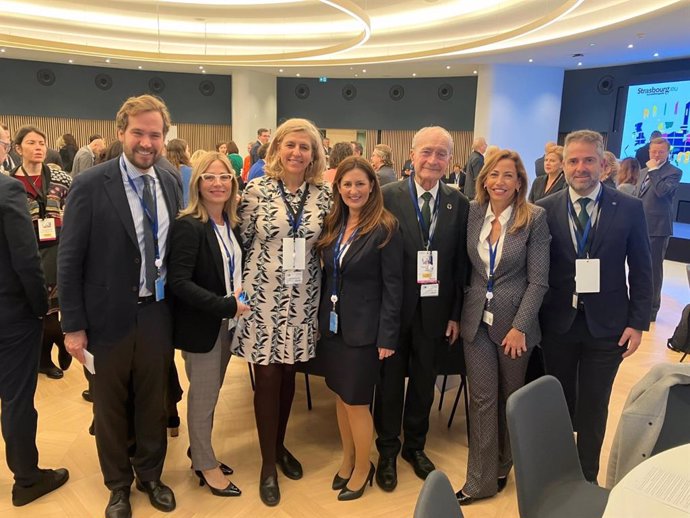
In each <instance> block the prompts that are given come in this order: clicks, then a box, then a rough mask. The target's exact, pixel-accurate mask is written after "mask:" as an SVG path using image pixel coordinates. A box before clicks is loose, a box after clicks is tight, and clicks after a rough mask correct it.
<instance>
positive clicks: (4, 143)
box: [0, 140, 12, 151]
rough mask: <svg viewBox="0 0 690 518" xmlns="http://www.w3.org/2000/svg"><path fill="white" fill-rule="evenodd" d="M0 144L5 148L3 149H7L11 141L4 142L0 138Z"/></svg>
mask: <svg viewBox="0 0 690 518" xmlns="http://www.w3.org/2000/svg"><path fill="white" fill-rule="evenodd" d="M0 144H2V146H3V147H4V148H5V151H9V150H10V148H11V147H12V143H11V142H4V141H2V140H0Z"/></svg>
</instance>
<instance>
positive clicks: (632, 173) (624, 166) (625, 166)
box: [616, 158, 640, 185]
mask: <svg viewBox="0 0 690 518" xmlns="http://www.w3.org/2000/svg"><path fill="white" fill-rule="evenodd" d="M639 179H640V163H639V162H638V161H637V158H625V159H624V160H623V161H622V162H621V166H620V169H618V176H617V177H616V180H617V182H616V183H617V184H618V185H622V184H624V183H631V184H633V185H637V181H638V180H639Z"/></svg>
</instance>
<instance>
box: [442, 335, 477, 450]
mask: <svg viewBox="0 0 690 518" xmlns="http://www.w3.org/2000/svg"><path fill="white" fill-rule="evenodd" d="M438 374H439V375H441V376H443V383H442V385H441V397H440V398H439V401H438V411H439V412H440V411H441V409H442V408H443V400H444V399H445V394H446V383H447V381H448V376H451V375H459V376H460V386H459V387H458V392H457V394H456V395H455V400H454V401H453V409H452V410H451V412H450V417H449V418H448V428H450V427H451V425H452V424H453V419H454V418H455V411H456V410H457V408H458V403H459V402H460V394H464V396H465V398H464V402H465V423H466V425H467V439H468V441H469V437H470V420H469V419H468V416H469V415H470V414H469V412H470V411H469V407H470V406H469V405H470V404H469V397H468V394H467V368H466V366H465V354H464V352H463V344H462V340H460V341H459V342H458V344H455V345H453V346H452V347H450V348H449V349H448V350H447V351H444V352H443V353H441V354H439V362H438Z"/></svg>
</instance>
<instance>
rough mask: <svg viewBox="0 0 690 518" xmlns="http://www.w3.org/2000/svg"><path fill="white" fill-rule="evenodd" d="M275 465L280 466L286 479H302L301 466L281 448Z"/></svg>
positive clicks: (290, 454)
mask: <svg viewBox="0 0 690 518" xmlns="http://www.w3.org/2000/svg"><path fill="white" fill-rule="evenodd" d="M276 464H278V466H280V469H281V471H282V472H283V474H284V475H285V476H286V477H287V478H291V479H292V480H299V479H301V478H302V465H301V464H300V463H299V461H298V460H297V459H296V458H295V457H293V456H292V453H290V452H289V451H287V449H286V448H283V451H282V452H280V453H279V454H278V458H277V459H276Z"/></svg>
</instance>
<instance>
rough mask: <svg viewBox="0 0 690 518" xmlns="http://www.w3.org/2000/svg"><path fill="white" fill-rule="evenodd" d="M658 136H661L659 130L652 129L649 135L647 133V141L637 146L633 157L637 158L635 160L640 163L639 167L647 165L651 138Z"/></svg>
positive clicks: (642, 167)
mask: <svg viewBox="0 0 690 518" xmlns="http://www.w3.org/2000/svg"><path fill="white" fill-rule="evenodd" d="M659 137H661V132H660V131H658V130H654V131H652V133H651V135H649V142H647V143H646V144H645V145H644V146H642V147H641V148H639V149H638V150H637V152H636V153H635V158H637V161H638V162H639V163H640V169H644V168H645V167H647V162H649V146H651V144H652V140H654V139H655V138H659Z"/></svg>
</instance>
